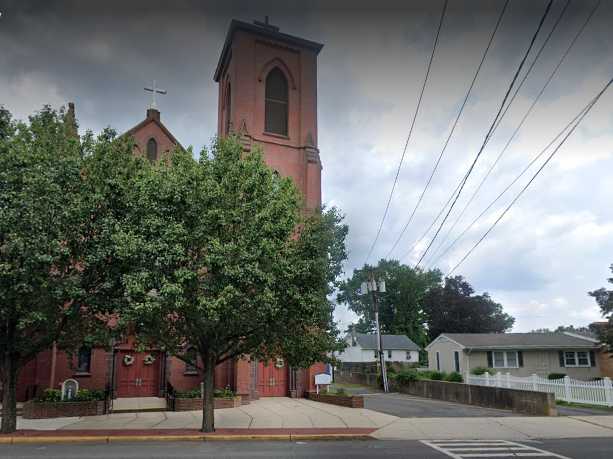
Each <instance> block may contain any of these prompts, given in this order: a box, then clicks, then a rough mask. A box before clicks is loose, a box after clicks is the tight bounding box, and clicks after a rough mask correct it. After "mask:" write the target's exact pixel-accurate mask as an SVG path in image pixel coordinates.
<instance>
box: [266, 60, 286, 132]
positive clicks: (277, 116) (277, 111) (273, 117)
mask: <svg viewBox="0 0 613 459" xmlns="http://www.w3.org/2000/svg"><path fill="white" fill-rule="evenodd" d="M288 102H289V93H288V85H287V78H285V75H284V74H283V72H282V71H281V70H280V69H279V68H278V67H275V68H274V69H272V70H271V71H270V73H269V74H268V76H267V77H266V94H265V114H264V130H265V131H266V132H270V133H272V134H279V135H283V136H287V119H288V105H289V104H288Z"/></svg>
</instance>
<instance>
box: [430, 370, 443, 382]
mask: <svg viewBox="0 0 613 459" xmlns="http://www.w3.org/2000/svg"><path fill="white" fill-rule="evenodd" d="M429 373H430V377H429V378H428V379H431V380H433V381H442V380H443V379H445V373H443V372H442V371H430V372H429Z"/></svg>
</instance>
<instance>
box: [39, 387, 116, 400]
mask: <svg viewBox="0 0 613 459" xmlns="http://www.w3.org/2000/svg"><path fill="white" fill-rule="evenodd" d="M104 397H105V395H104V391H102V390H88V389H79V391H78V392H77V394H76V395H75V396H74V397H73V398H72V399H70V400H62V392H61V391H60V390H58V389H45V391H44V392H43V395H41V396H40V397H38V398H36V401H37V402H42V403H58V402H91V401H94V400H104Z"/></svg>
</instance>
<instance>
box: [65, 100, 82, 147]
mask: <svg viewBox="0 0 613 459" xmlns="http://www.w3.org/2000/svg"><path fill="white" fill-rule="evenodd" d="M64 126H65V129H66V133H67V134H68V136H69V137H72V138H75V139H78V138H79V131H78V126H77V117H76V115H75V108H74V102H68V110H67V111H66V114H65V115H64Z"/></svg>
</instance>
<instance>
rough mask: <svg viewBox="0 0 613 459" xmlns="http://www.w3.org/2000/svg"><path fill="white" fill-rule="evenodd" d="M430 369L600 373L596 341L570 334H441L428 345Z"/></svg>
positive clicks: (523, 373)
mask: <svg viewBox="0 0 613 459" xmlns="http://www.w3.org/2000/svg"><path fill="white" fill-rule="evenodd" d="M426 350H427V351H428V364H429V368H430V369H431V370H439V371H445V372H451V371H457V372H460V373H462V374H467V373H470V372H471V370H473V369H475V368H477V367H485V368H491V369H493V370H495V371H499V372H501V373H510V374H511V375H512V376H529V375H532V374H537V375H539V376H543V377H546V376H547V375H549V374H551V373H562V374H565V375H568V376H570V377H572V378H575V379H585V380H589V379H592V378H595V377H599V376H601V374H600V368H599V365H598V358H597V354H598V353H599V351H600V345H599V344H598V342H597V340H594V339H593V338H590V337H584V336H580V335H576V334H570V333H442V334H441V335H439V336H438V337H437V338H436V339H435V340H434V341H432V342H431V343H430V344H429V345H428V346H427V347H426Z"/></svg>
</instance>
